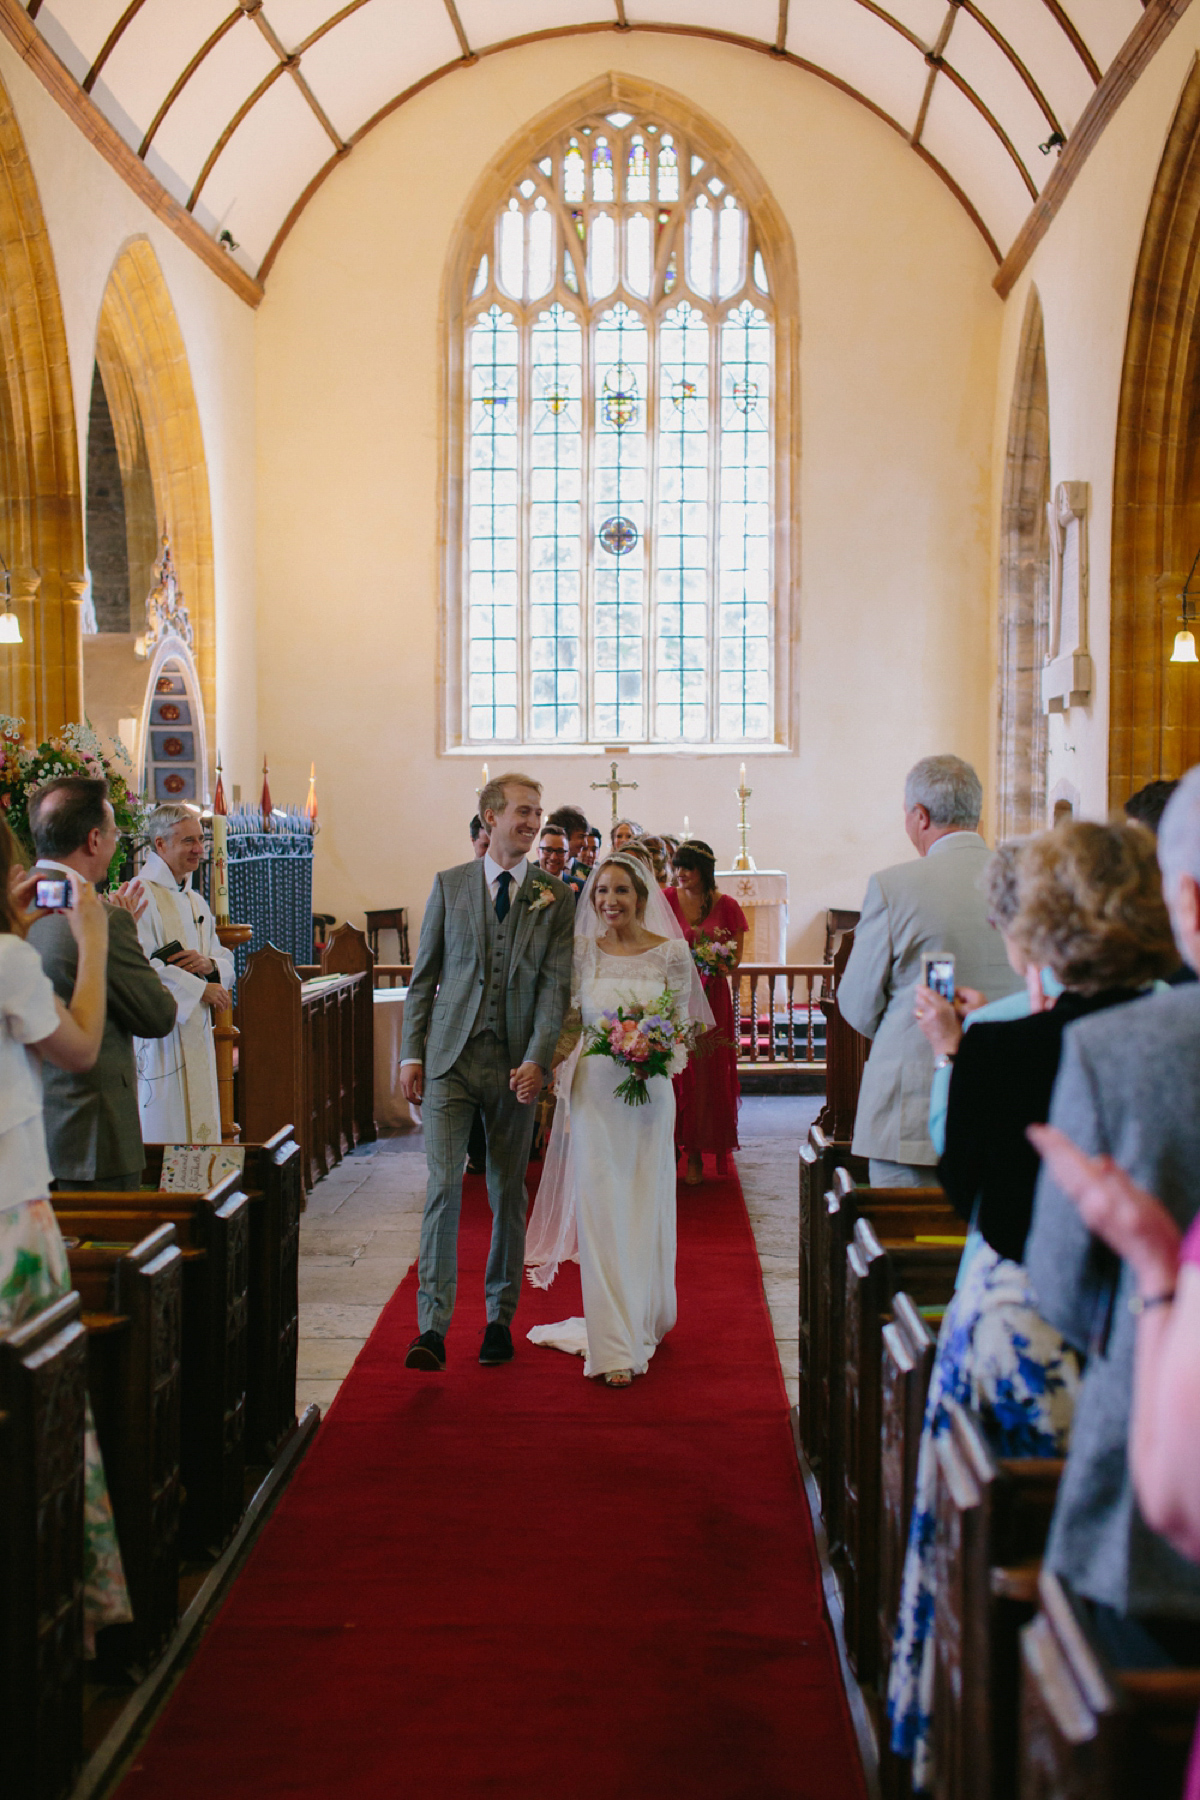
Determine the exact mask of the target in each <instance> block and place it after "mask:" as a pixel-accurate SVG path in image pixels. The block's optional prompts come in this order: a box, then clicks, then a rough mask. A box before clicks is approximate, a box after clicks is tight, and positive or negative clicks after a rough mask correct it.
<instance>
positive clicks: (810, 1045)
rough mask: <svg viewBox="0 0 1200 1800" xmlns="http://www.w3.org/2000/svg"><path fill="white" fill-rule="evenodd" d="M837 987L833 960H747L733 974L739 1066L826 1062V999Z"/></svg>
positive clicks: (817, 1066)
mask: <svg viewBox="0 0 1200 1800" xmlns="http://www.w3.org/2000/svg"><path fill="white" fill-rule="evenodd" d="M835 991H836V977H835V975H834V971H833V968H832V966H831V965H830V964H829V963H743V964H742V966H741V968H740V969H739V970H738V972H737V976H736V978H734V979H733V1037H734V1042H735V1043H736V1045H737V1047H738V1068H739V1069H742V1070H747V1069H761V1068H764V1067H765V1068H774V1069H778V1070H780V1071H785V1072H786V1071H788V1070H793V1069H795V1070H808V1071H815V1072H818V1073H819V1072H820V1071H822V1070H823V1069H824V1068H825V1056H824V1054H818V1044H817V1038H818V1037H820V1039H821V1045H820V1049H821V1051H822V1052H823V1050H824V1036H825V1018H824V1013H823V1009H822V1004H821V1003H822V1001H825V1002H829V1001H831V1000H832V999H833V996H834V993H835Z"/></svg>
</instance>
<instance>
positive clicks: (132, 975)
mask: <svg viewBox="0 0 1200 1800" xmlns="http://www.w3.org/2000/svg"><path fill="white" fill-rule="evenodd" d="M29 942H30V943H31V944H32V945H33V947H34V949H35V950H36V951H37V953H38V955H39V956H40V957H41V959H42V967H43V968H44V969H45V971H46V973H47V975H48V976H49V977H50V980H51V982H52V983H53V986H54V991H55V993H56V994H57V995H58V997H59V999H60V1000H61V1001H63V1003H64V1004H65V1005H69V1004H70V1000H71V995H72V994H73V993H74V991H75V973H76V970H77V969H78V966H79V956H78V952H77V950H76V948H75V939H74V938H73V937H72V936H71V927H70V926H69V925H68V923H67V921H66V919H64V918H63V916H62V914H61V913H51V914H50V915H49V916H48V917H47V918H44V919H37V920H35V921H34V923H33V924H32V925H31V926H30V928H29ZM174 1024H175V1001H174V998H173V996H172V995H171V994H169V993H168V992H167V990H166V988H165V987H164V986H163V984H162V982H161V981H160V980H159V977H158V972H157V970H156V969H155V967H154V965H153V963H151V962H148V961H147V959H146V956H145V954H144V952H143V950H142V946H141V945H140V944H139V942H138V934H137V925H136V923H135V922H134V917H133V914H132V913H128V912H124V911H122V910H121V908H119V907H115V906H114V907H110V908H109V914H108V1010H107V1013H106V1014H105V1019H104V1037H103V1039H102V1040H101V1044H100V1054H99V1056H98V1057H97V1058H96V1061H95V1064H94V1065H93V1067H92V1068H90V1069H86V1070H84V1071H83V1072H82V1073H78V1074H73V1073H72V1072H71V1071H70V1070H68V1069H56V1068H55V1066H54V1064H53V1063H51V1062H44V1063H43V1064H42V1092H43V1096H44V1112H45V1120H46V1147H47V1149H48V1150H49V1152H50V1168H51V1171H52V1172H53V1174H54V1177H55V1179H56V1180H58V1181H105V1180H111V1179H112V1178H113V1177H115V1176H118V1175H140V1174H141V1172H142V1167H143V1164H144V1160H145V1159H144V1157H143V1155H142V1127H141V1120H140V1118H139V1116H138V1093H137V1067H136V1064H135V1062H134V1053H133V1040H134V1038H135V1037H143V1038H160V1037H166V1035H167V1033H168V1032H169V1031H170V1030H171V1029H172V1028H173V1027H174Z"/></svg>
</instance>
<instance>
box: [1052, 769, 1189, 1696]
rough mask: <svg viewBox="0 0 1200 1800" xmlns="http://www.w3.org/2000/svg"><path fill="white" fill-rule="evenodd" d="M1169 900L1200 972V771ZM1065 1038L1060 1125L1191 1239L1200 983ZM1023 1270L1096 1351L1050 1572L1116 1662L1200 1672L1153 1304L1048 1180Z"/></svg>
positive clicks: (1184, 806) (1166, 866)
mask: <svg viewBox="0 0 1200 1800" xmlns="http://www.w3.org/2000/svg"><path fill="white" fill-rule="evenodd" d="M1158 859H1159V863H1160V865H1161V867H1162V877H1163V898H1164V899H1165V900H1166V903H1167V910H1168V912H1169V913H1170V915H1171V923H1172V925H1173V927H1174V930H1175V939H1176V942H1177V943H1178V945H1179V949H1180V951H1181V953H1182V955H1183V958H1184V961H1185V962H1186V963H1187V964H1188V965H1189V966H1190V967H1191V968H1193V969H1196V970H1198V971H1200V767H1197V768H1194V769H1191V770H1189V772H1188V773H1187V774H1186V775H1185V776H1184V778H1183V780H1182V781H1181V782H1180V784H1179V786H1178V788H1177V789H1176V790H1175V792H1174V794H1173V795H1172V796H1171V799H1170V800H1169V801H1168V803H1167V808H1166V811H1165V812H1164V813H1163V816H1162V823H1161V825H1160V826H1159V832H1158ZM1118 1011H1119V1015H1120V1016H1119V1017H1118V1016H1117V1014H1116V1013H1115V1012H1114V1013H1112V1014H1110V1013H1097V1014H1096V1015H1095V1016H1094V1017H1092V1018H1089V1019H1080V1020H1078V1021H1077V1022H1076V1023H1075V1024H1074V1025H1069V1026H1068V1027H1067V1030H1066V1033H1065V1035H1064V1039H1063V1054H1062V1061H1061V1063H1060V1064H1059V1071H1058V1080H1057V1082H1056V1083H1055V1087H1054V1099H1053V1102H1052V1105H1051V1109H1050V1123H1051V1124H1052V1125H1057V1126H1058V1128H1059V1129H1060V1130H1061V1131H1064V1132H1066V1134H1067V1136H1068V1137H1069V1138H1072V1139H1073V1140H1074V1142H1075V1143H1076V1144H1077V1145H1078V1146H1079V1147H1080V1149H1081V1150H1085V1151H1086V1152H1087V1153H1088V1155H1090V1156H1111V1157H1112V1158H1113V1160H1114V1161H1115V1162H1116V1163H1117V1164H1118V1165H1119V1166H1120V1167H1121V1168H1122V1169H1124V1170H1125V1172H1126V1173H1127V1174H1128V1175H1131V1176H1132V1177H1133V1179H1134V1181H1136V1182H1137V1183H1138V1184H1139V1185H1140V1186H1141V1187H1143V1188H1146V1189H1148V1191H1149V1192H1150V1193H1152V1194H1157V1195H1158V1197H1159V1198H1160V1200H1161V1201H1162V1202H1163V1204H1164V1206H1166V1207H1167V1209H1168V1211H1169V1212H1170V1213H1171V1214H1172V1216H1173V1218H1174V1219H1175V1222H1176V1224H1177V1225H1178V1226H1179V1227H1180V1229H1181V1230H1182V1231H1186V1230H1187V1229H1188V1226H1189V1225H1190V1224H1191V1221H1192V1220H1193V1219H1194V1218H1195V1216H1196V1213H1197V1211H1198V1210H1200V986H1197V985H1196V984H1195V983H1190V984H1189V985H1187V986H1185V987H1173V988H1169V989H1167V990H1166V991H1165V992H1161V993H1155V994H1150V995H1148V996H1147V997H1146V998H1145V999H1144V1000H1135V1001H1134V1002H1133V1003H1132V1004H1131V1005H1129V1006H1122V1007H1120V1008H1119V1009H1118ZM1025 1263H1026V1266H1027V1268H1028V1270H1029V1273H1030V1277H1031V1278H1032V1281H1033V1285H1034V1288H1035V1289H1036V1292H1037V1297H1038V1308H1039V1311H1040V1312H1041V1313H1042V1316H1043V1317H1044V1318H1046V1319H1048V1320H1049V1322H1050V1323H1051V1324H1052V1325H1053V1326H1055V1327H1056V1329H1057V1330H1059V1331H1061V1332H1062V1334H1063V1336H1064V1337H1065V1338H1066V1339H1067V1341H1068V1343H1071V1344H1074V1345H1075V1346H1076V1348H1077V1349H1078V1350H1080V1351H1083V1352H1085V1353H1086V1354H1087V1367H1086V1370H1085V1372H1084V1378H1083V1386H1082V1388H1081V1389H1080V1393H1079V1398H1078V1400H1077V1401H1076V1404H1075V1420H1074V1424H1073V1426H1072V1430H1071V1447H1070V1452H1069V1454H1068V1457H1067V1466H1066V1468H1065V1470H1064V1471H1063V1478H1062V1483H1061V1485H1060V1487H1059V1490H1058V1504H1057V1506H1056V1508H1055V1512H1054V1522H1053V1525H1052V1527H1051V1531H1050V1539H1049V1543H1048V1545H1047V1549H1046V1561H1047V1563H1048V1565H1049V1567H1050V1568H1052V1569H1054V1570H1055V1571H1056V1572H1057V1573H1058V1574H1060V1575H1063V1576H1065V1577H1066V1579H1067V1580H1068V1581H1069V1582H1070V1583H1071V1585H1072V1587H1073V1588H1074V1589H1075V1591H1076V1593H1078V1594H1080V1595H1082V1596H1083V1597H1084V1598H1085V1599H1086V1600H1088V1601H1090V1602H1091V1605H1092V1609H1093V1617H1094V1622H1095V1625H1096V1628H1097V1630H1098V1632H1099V1634H1100V1636H1101V1639H1102V1642H1103V1644H1104V1646H1105V1648H1106V1650H1107V1652H1108V1654H1109V1655H1110V1656H1111V1658H1112V1659H1113V1661H1114V1662H1116V1663H1117V1664H1118V1665H1119V1666H1120V1665H1124V1666H1129V1664H1130V1663H1131V1662H1135V1663H1136V1664H1137V1666H1139V1667H1143V1668H1144V1667H1153V1666H1156V1665H1159V1666H1161V1665H1162V1664H1164V1663H1167V1662H1172V1661H1176V1660H1179V1661H1188V1662H1191V1663H1195V1662H1196V1661H1198V1660H1200V1568H1198V1567H1197V1565H1196V1564H1195V1563H1193V1562H1189V1561H1187V1559H1186V1558H1184V1557H1182V1556H1180V1555H1179V1554H1178V1553H1177V1552H1176V1551H1175V1550H1172V1548H1171V1547H1170V1545H1169V1544H1168V1543H1167V1541H1166V1539H1165V1538H1162V1537H1159V1536H1158V1534H1157V1533H1156V1532H1153V1531H1151V1529H1150V1527H1149V1526H1148V1525H1147V1524H1146V1522H1145V1520H1144V1519H1143V1518H1142V1516H1141V1513H1140V1512H1139V1510H1138V1505H1137V1500H1136V1497H1135V1495H1134V1490H1133V1482H1132V1479H1131V1477H1130V1472H1129V1463H1128V1458H1127V1455H1126V1447H1127V1444H1128V1440H1129V1423H1130V1416H1131V1413H1132V1404H1133V1361H1134V1344H1135V1338H1136V1333H1137V1315H1138V1314H1139V1313H1140V1312H1142V1311H1144V1310H1145V1308H1146V1307H1147V1306H1155V1307H1157V1306H1160V1305H1161V1306H1169V1305H1170V1304H1171V1299H1172V1295H1171V1294H1170V1293H1163V1294H1158V1295H1152V1296H1150V1297H1149V1298H1147V1299H1141V1298H1139V1296H1138V1292H1137V1281H1136V1279H1135V1277H1134V1274H1133V1271H1132V1269H1131V1268H1130V1266H1129V1265H1128V1264H1127V1263H1125V1264H1122V1263H1118V1262H1117V1259H1116V1258H1115V1257H1114V1256H1113V1255H1112V1253H1111V1252H1110V1251H1109V1250H1107V1249H1106V1248H1105V1246H1104V1245H1103V1244H1102V1243H1101V1242H1100V1240H1099V1239H1098V1238H1094V1237H1093V1236H1092V1235H1091V1233H1090V1232H1089V1230H1088V1228H1087V1226H1086V1225H1085V1224H1084V1223H1083V1220H1082V1219H1081V1217H1080V1215H1079V1213H1078V1211H1077V1210H1076V1208H1075V1206H1074V1204H1073V1202H1072V1201H1071V1200H1070V1199H1069V1197H1068V1196H1067V1194H1066V1193H1065V1191H1064V1190H1063V1189H1061V1188H1060V1187H1059V1186H1058V1185H1057V1183H1056V1182H1055V1181H1054V1180H1053V1178H1052V1177H1051V1175H1050V1174H1049V1173H1048V1171H1047V1170H1045V1169H1043V1171H1042V1175H1041V1178H1040V1180H1039V1182H1038V1189H1037V1197H1036V1200H1035V1203H1034V1215H1033V1226H1032V1229H1031V1231H1030V1234H1029V1239H1028V1242H1027V1244H1026V1248H1025Z"/></svg>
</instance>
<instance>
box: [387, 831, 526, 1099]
mask: <svg viewBox="0 0 1200 1800" xmlns="http://www.w3.org/2000/svg"><path fill="white" fill-rule="evenodd" d="M528 868H529V858H528V857H527V856H523V857H522V858H521V860H520V862H519V863H517V865H516V867H515V868H512V869H510V870H509V871H508V873H509V874H510V875H511V876H512V880H511V882H510V883H509V886H508V904H509V906H510V907H511V906H512V903H513V901H514V900H515V899H516V897H517V891H518V889H519V888H520V886H521V883H522V882H523V881H524V879H525V875H526V871H527V870H528ZM503 873H504V871H503V870H502V869H501V867H500V864H499V863H498V862H494V861H493V860H492V853H491V851H490V850H485V851H484V853H483V879H484V880H485V881H486V882H487V891H488V897H489V899H490V900H491V903H492V905H493V906H495V904H496V895H497V894H498V893H499V892H500V877H501V875H502V874H503ZM419 1061H420V1058H419V1057H416V1056H406V1057H405V1058H404V1061H403V1062H402V1063H401V1064H400V1067H401V1068H402V1069H407V1068H408V1066H409V1064H410V1063H419Z"/></svg>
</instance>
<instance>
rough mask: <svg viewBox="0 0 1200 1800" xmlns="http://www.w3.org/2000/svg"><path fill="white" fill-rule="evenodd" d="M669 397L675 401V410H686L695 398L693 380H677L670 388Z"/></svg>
mask: <svg viewBox="0 0 1200 1800" xmlns="http://www.w3.org/2000/svg"><path fill="white" fill-rule="evenodd" d="M671 398H672V400H673V401H674V402H675V411H676V412H686V411H687V409H688V407H689V406H690V405H691V404H692V401H693V400H694V399H695V398H696V383H695V382H694V381H677V382H675V383H674V385H673V386H672V388H671Z"/></svg>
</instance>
